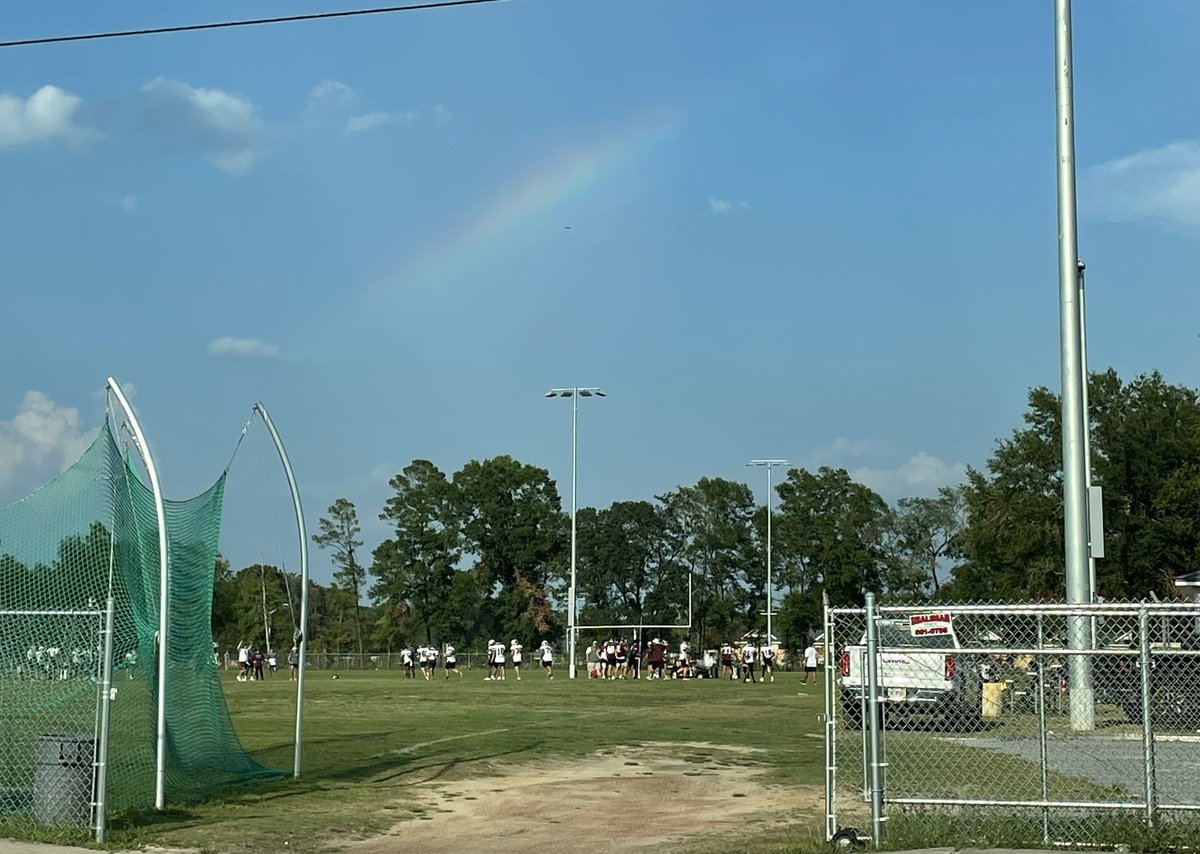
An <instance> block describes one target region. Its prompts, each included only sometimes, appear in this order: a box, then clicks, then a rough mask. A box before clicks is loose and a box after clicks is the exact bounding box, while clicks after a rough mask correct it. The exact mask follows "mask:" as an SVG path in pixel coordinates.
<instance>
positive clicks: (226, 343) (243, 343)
mask: <svg viewBox="0 0 1200 854" xmlns="http://www.w3.org/2000/svg"><path fill="white" fill-rule="evenodd" d="M208 354H209V355H210V356H241V357H243V358H247V359H277V358H279V347H278V346H276V345H275V344H267V343H266V342H264V341H259V340H258V339H257V338H230V337H225V338H217V339H216V340H214V341H210V342H209V343H208Z"/></svg>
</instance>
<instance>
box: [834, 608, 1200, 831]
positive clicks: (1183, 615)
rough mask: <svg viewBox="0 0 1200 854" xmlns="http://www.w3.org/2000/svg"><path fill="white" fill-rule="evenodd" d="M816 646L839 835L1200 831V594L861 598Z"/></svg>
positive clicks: (838, 612)
mask: <svg viewBox="0 0 1200 854" xmlns="http://www.w3.org/2000/svg"><path fill="white" fill-rule="evenodd" d="M824 651H825V675H826V682H825V684H826V689H825V711H826V765H827V772H826V835H827V837H828V838H829V839H831V840H832V839H835V838H847V837H853V836H858V837H859V838H860V839H866V838H871V839H873V840H875V841H877V842H878V843H882V842H883V841H884V840H886V842H887V844H888V845H889V846H891V845H893V844H899V845H908V844H913V845H931V844H940V845H949V844H963V843H966V842H970V843H972V844H1024V845H1029V844H1039V843H1040V844H1050V843H1060V844H1075V845H1098V844H1114V843H1122V842H1129V843H1144V842H1145V840H1147V839H1153V840H1155V841H1158V842H1161V843H1163V844H1167V843H1169V842H1170V841H1172V840H1176V839H1178V840H1180V841H1186V840H1192V841H1194V840H1195V839H1196V838H1200V735H1198V734H1197V733H1200V606H1197V605H1190V604H1188V605H1184V604H1161V603H1154V604H1151V603H1144V604H1111V603H1110V604H1103V605H1095V606H1064V605H1011V606H997V605H945V604H938V605H936V606H931V605H920V606H880V607H878V608H876V607H875V605H874V601H873V598H871V597H869V599H868V605H867V607H866V608H827V609H826V612H825V637H824ZM839 834H841V836H840V837H839Z"/></svg>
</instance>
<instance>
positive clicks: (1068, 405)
mask: <svg viewBox="0 0 1200 854" xmlns="http://www.w3.org/2000/svg"><path fill="white" fill-rule="evenodd" d="M1054 17H1055V21H1054V23H1055V33H1054V36H1055V38H1054V56H1055V64H1056V79H1055V95H1056V97H1055V113H1056V119H1057V134H1056V143H1057V145H1056V148H1057V154H1058V296H1059V344H1060V348H1061V350H1060V359H1061V368H1062V448H1063V508H1064V514H1063V534H1064V540H1065V558H1066V582H1067V585H1066V586H1067V602H1068V603H1069V604H1072V605H1077V604H1085V603H1089V602H1091V598H1092V597H1091V590H1090V588H1089V584H1088V563H1087V558H1088V537H1087V485H1086V483H1085V481H1084V478H1085V467H1086V463H1085V460H1084V425H1085V418H1086V414H1085V413H1084V411H1083V382H1084V381H1085V380H1086V377H1084V376H1083V366H1082V358H1081V357H1082V352H1081V348H1080V324H1079V317H1080V312H1079V305H1078V302H1077V301H1078V296H1079V271H1078V262H1079V244H1078V238H1077V234H1076V214H1075V128H1074V125H1075V109H1074V103H1073V92H1072V85H1073V84H1072V69H1071V0H1055V3H1054ZM1089 634H1090V632H1089V620H1088V618H1087V617H1086V616H1084V615H1082V614H1075V615H1072V616H1071V617H1069V618H1068V623H1067V645H1068V647H1069V648H1070V649H1072V650H1075V649H1079V650H1082V649H1086V648H1087V647H1088V646H1090V643H1089V637H1088V635H1089ZM1068 667H1069V669H1068V676H1069V679H1070V682H1069V686H1070V692H1071V696H1070V699H1071V728H1072V729H1073V730H1077V731H1080V730H1091V729H1094V728H1095V724H1096V717H1095V702H1094V700H1095V696H1094V693H1093V690H1092V672H1091V660H1090V659H1089V658H1088V657H1087V656H1086V655H1071V656H1069V657H1068Z"/></svg>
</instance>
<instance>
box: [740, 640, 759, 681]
mask: <svg viewBox="0 0 1200 854" xmlns="http://www.w3.org/2000/svg"><path fill="white" fill-rule="evenodd" d="M757 653H758V645H757V644H756V643H754V641H746V645H745V646H743V647H742V682H755V683H757V682H758V680H757V679H755V678H754V659H755V657H756V655H757Z"/></svg>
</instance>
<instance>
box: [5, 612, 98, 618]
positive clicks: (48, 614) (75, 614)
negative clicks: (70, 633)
mask: <svg viewBox="0 0 1200 854" xmlns="http://www.w3.org/2000/svg"><path fill="white" fill-rule="evenodd" d="M103 616H104V611H0V617H103Z"/></svg>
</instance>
